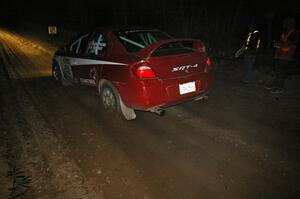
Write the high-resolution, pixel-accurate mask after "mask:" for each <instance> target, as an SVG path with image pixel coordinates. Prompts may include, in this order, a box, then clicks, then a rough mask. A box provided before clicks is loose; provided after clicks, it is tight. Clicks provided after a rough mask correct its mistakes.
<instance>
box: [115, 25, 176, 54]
mask: <svg viewBox="0 0 300 199" xmlns="http://www.w3.org/2000/svg"><path fill="white" fill-rule="evenodd" d="M114 33H115V35H116V36H117V37H118V39H119V40H120V42H121V43H122V44H123V46H124V47H125V48H126V50H127V51H128V52H130V53H135V52H138V51H139V50H141V49H143V48H145V47H146V46H148V45H150V44H152V43H155V42H157V41H160V40H166V39H171V37H170V36H168V35H167V34H165V33H163V32H160V31H151V30H124V31H116V32H114Z"/></svg>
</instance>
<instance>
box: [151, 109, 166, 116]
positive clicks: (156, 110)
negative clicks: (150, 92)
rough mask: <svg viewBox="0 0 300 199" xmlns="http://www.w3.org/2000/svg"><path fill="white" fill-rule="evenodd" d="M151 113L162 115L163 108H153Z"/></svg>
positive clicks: (163, 112)
mask: <svg viewBox="0 0 300 199" xmlns="http://www.w3.org/2000/svg"><path fill="white" fill-rule="evenodd" d="M151 112H152V113H155V114H157V115H159V116H163V115H164V114H165V110H164V109H162V108H155V109H152V110H151Z"/></svg>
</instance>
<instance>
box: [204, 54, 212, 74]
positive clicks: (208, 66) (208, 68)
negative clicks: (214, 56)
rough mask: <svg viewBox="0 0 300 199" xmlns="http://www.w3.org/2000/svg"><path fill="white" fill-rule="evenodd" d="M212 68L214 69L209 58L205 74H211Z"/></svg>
mask: <svg viewBox="0 0 300 199" xmlns="http://www.w3.org/2000/svg"><path fill="white" fill-rule="evenodd" d="M211 68H212V66H211V61H210V59H209V57H207V59H206V67H205V70H204V72H206V73H207V72H209V71H210V70H211Z"/></svg>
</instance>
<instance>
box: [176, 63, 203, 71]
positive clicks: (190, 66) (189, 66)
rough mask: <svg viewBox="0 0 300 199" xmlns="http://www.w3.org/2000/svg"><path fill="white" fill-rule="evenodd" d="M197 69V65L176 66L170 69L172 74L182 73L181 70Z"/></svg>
mask: <svg viewBox="0 0 300 199" xmlns="http://www.w3.org/2000/svg"><path fill="white" fill-rule="evenodd" d="M197 67H198V64H193V65H184V66H177V67H174V68H173V69H172V72H177V71H183V70H188V69H190V68H197Z"/></svg>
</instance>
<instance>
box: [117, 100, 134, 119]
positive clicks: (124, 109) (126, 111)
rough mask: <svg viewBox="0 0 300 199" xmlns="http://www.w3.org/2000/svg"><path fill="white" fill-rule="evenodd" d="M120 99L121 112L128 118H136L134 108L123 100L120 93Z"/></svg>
mask: <svg viewBox="0 0 300 199" xmlns="http://www.w3.org/2000/svg"><path fill="white" fill-rule="evenodd" d="M119 100H120V107H121V112H122V115H123V116H124V117H125V119H126V120H134V119H135V118H136V114H135V111H134V109H131V108H128V107H127V106H126V105H125V104H124V103H123V101H122V99H121V97H120V95H119Z"/></svg>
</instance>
